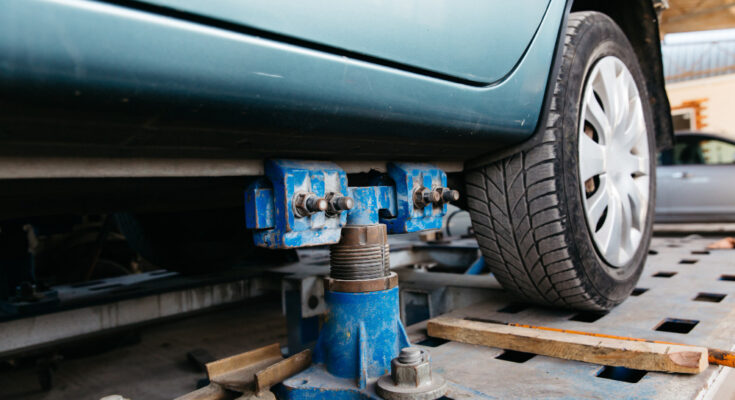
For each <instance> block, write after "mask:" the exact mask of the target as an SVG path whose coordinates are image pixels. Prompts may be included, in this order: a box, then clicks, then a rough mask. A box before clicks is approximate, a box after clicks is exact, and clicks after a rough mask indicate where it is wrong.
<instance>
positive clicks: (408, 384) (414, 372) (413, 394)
mask: <svg viewBox="0 0 735 400" xmlns="http://www.w3.org/2000/svg"><path fill="white" fill-rule="evenodd" d="M413 349H415V348H413ZM420 351H421V354H420V357H419V358H418V359H417V360H415V361H409V362H401V360H400V358H401V357H398V358H394V359H393V361H391V373H390V375H384V376H382V377H381V378H380V379H378V385H377V392H378V394H379V395H380V396H381V397H383V398H384V399H386V400H434V399H438V398H439V397H442V396H444V394H445V393H446V392H447V384H446V382H445V381H444V378H442V377H441V376H439V375H432V373H431V363H430V362H429V354H428V352H427V351H426V350H420ZM402 355H403V352H402Z"/></svg>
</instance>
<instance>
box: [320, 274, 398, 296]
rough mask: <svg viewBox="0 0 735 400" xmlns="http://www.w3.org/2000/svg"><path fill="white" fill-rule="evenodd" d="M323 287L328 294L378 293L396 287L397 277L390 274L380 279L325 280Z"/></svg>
mask: <svg viewBox="0 0 735 400" xmlns="http://www.w3.org/2000/svg"><path fill="white" fill-rule="evenodd" d="M324 286H325V287H326V289H327V290H329V291H330V292H342V293H367V292H378V291H381V290H388V289H393V288H394V287H396V286H398V275H397V274H396V273H395V272H391V273H390V275H388V276H385V277H382V278H376V279H365V280H359V281H352V280H342V279H334V278H325V280H324Z"/></svg>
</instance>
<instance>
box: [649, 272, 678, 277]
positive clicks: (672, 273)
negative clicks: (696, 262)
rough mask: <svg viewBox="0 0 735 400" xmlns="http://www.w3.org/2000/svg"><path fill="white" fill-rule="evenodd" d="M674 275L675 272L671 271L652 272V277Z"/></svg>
mask: <svg viewBox="0 0 735 400" xmlns="http://www.w3.org/2000/svg"><path fill="white" fill-rule="evenodd" d="M674 275H676V272H671V271H660V272H656V273H655V274H653V277H654V278H671V277H672V276H674Z"/></svg>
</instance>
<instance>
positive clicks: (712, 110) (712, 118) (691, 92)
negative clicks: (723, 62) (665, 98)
mask: <svg viewBox="0 0 735 400" xmlns="http://www.w3.org/2000/svg"><path fill="white" fill-rule="evenodd" d="M666 91H667V92H668V94H669V102H670V103H671V106H672V107H675V106H677V105H679V104H681V103H683V102H685V101H691V100H697V99H703V98H706V99H707V101H706V102H704V103H703V105H704V107H706V109H704V110H703V111H702V113H703V115H704V116H706V118H705V119H704V120H703V121H704V123H705V124H707V126H706V127H704V128H703V129H702V130H703V131H707V132H712V133H718V134H721V135H723V136H726V137H729V138H731V139H733V140H735V74H730V75H721V76H715V77H711V78H704V79H696V80H690V81H684V82H677V83H671V84H668V85H666Z"/></svg>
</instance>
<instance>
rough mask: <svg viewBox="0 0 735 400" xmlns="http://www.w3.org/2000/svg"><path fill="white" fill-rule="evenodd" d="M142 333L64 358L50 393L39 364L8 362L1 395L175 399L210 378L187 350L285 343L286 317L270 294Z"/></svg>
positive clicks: (0, 374) (219, 351) (227, 350)
mask: <svg viewBox="0 0 735 400" xmlns="http://www.w3.org/2000/svg"><path fill="white" fill-rule="evenodd" d="M130 336H131V335H126V336H119V337H120V338H121V339H123V338H124V337H130ZM139 337H140V341H139V343H136V344H132V345H122V346H119V347H117V348H113V349H110V350H108V351H105V352H103V353H100V354H95V355H90V356H86V357H80V358H73V359H65V360H62V361H61V362H60V363H59V368H58V370H57V371H56V372H55V374H54V387H53V389H52V390H50V391H48V392H44V391H41V389H40V386H39V383H38V380H37V377H36V373H35V368H34V366H33V365H28V366H23V367H20V368H9V367H7V366H6V367H3V368H2V369H0V399H2V400H41V399H43V400H57V399H58V400H62V399H63V400H69V399H99V398H101V397H104V396H106V395H111V394H120V395H124V396H126V397H128V398H130V399H134V400H144V399H151V400H157V399H172V398H175V397H177V396H180V395H182V394H185V393H188V392H190V391H193V390H195V389H196V383H197V380H199V379H202V378H205V377H206V375H205V373H204V372H200V371H197V369H196V367H195V366H194V364H193V363H191V362H189V361H187V352H189V351H191V350H194V349H204V350H206V351H208V352H209V353H210V354H211V355H212V356H213V357H215V359H219V358H223V357H226V356H230V355H233V354H238V353H241V352H244V351H247V350H251V349H254V348H258V347H262V346H265V345H268V344H271V343H274V342H279V343H281V345H283V346H285V344H286V319H285V317H283V316H282V315H281V307H280V304H279V302H278V300H277V299H275V300H274V299H270V300H268V301H259V302H250V303H246V304H240V305H238V306H236V307H234V308H233V307H229V308H227V309H221V310H218V311H214V312H208V313H204V314H199V315H195V316H191V317H188V318H185V319H181V320H177V321H172V322H167V323H163V324H161V325H156V326H151V327H148V328H144V329H141V330H140V331H139Z"/></svg>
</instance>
